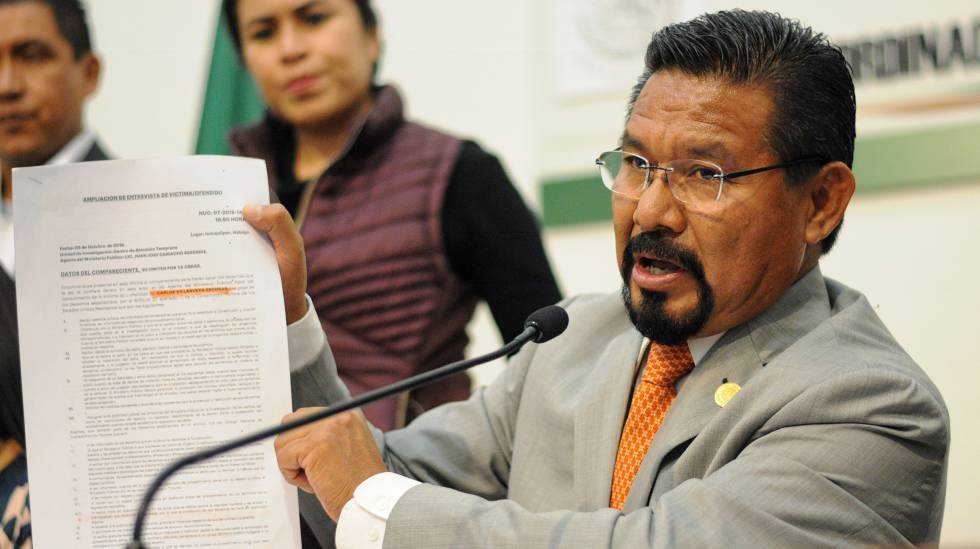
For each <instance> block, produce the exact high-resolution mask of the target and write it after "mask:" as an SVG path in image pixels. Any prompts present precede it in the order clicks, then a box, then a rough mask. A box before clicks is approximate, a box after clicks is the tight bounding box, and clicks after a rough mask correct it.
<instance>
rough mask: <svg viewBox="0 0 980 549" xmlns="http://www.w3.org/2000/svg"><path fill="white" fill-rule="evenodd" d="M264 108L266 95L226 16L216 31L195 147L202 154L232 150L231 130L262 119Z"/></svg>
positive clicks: (220, 20)
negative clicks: (235, 41)
mask: <svg viewBox="0 0 980 549" xmlns="http://www.w3.org/2000/svg"><path fill="white" fill-rule="evenodd" d="M263 109H264V106H263V103H262V98H261V96H260V95H259V93H258V91H257V90H256V89H255V84H254V82H252V78H251V77H250V76H249V74H248V72H246V71H245V69H244V68H243V67H242V65H241V63H240V62H239V61H238V54H237V53H236V51H235V46H234V44H232V41H231V35H230V34H229V33H228V29H227V28H226V27H225V24H224V16H222V17H220V18H219V21H218V27H217V28H216V29H215V32H214V48H213V49H212V52H211V70H210V72H209V73H208V85H207V90H206V91H205V94H204V107H203V108H202V109H201V124H200V126H199V127H198V130H197V146H196V148H195V151H196V152H197V153H198V154H228V153H229V149H228V142H227V135H228V132H229V131H230V130H231V129H232V128H234V127H235V126H239V125H242V124H246V123H249V122H254V121H256V120H259V119H260V118H261V117H262V112H263Z"/></svg>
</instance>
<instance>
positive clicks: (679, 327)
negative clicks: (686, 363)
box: [620, 232, 715, 345]
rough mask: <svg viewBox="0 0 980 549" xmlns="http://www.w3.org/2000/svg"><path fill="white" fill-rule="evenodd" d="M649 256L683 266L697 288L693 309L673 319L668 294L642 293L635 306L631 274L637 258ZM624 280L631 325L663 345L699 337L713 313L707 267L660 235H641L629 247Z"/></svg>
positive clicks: (624, 265) (625, 299)
mask: <svg viewBox="0 0 980 549" xmlns="http://www.w3.org/2000/svg"><path fill="white" fill-rule="evenodd" d="M640 252H643V253H648V254H652V255H655V256H657V257H659V258H661V259H664V260H669V261H672V262H674V263H677V264H678V265H680V266H682V267H683V268H684V269H686V270H687V272H688V273H690V274H691V276H692V277H693V278H694V280H695V282H696V283H697V285H698V299H697V304H696V305H695V306H694V308H692V309H690V310H688V311H685V312H684V313H682V314H681V316H680V318H674V317H671V316H670V315H669V314H668V313H667V310H666V308H665V306H666V302H667V294H665V293H663V292H654V291H649V290H640V292H641V296H642V299H641V300H640V304H639V306H635V305H634V304H633V292H632V291H631V290H630V278H631V275H630V273H631V272H632V271H633V265H634V264H635V263H636V259H635V254H637V253H640ZM621 269H622V271H621V273H620V274H621V275H622V277H623V291H622V295H623V302H624V303H625V305H626V311H627V312H628V313H629V317H630V321H631V322H632V323H633V325H634V326H636V329H637V330H639V332H640V333H641V334H643V335H644V336H645V337H648V338H650V340H652V341H655V342H657V343H660V344H662V345H676V344H678V343H681V342H684V341H687V340H688V339H690V337H691V336H693V335H694V334H696V333H698V332H699V331H700V330H701V328H702V327H704V324H705V322H707V321H708V317H710V316H711V312H712V310H714V306H715V305H714V303H715V299H714V292H712V291H711V286H709V285H708V280H707V279H706V278H705V276H704V267H703V266H702V265H701V261H700V260H698V258H697V256H696V255H694V253H692V252H691V251H689V250H686V249H684V248H682V247H680V246H678V245H677V244H675V243H673V242H670V241H668V240H667V238H666V237H664V236H662V234H660V233H657V232H646V233H640V234H638V235H636V236H634V237H633V238H632V239H630V241H629V242H628V243H627V245H626V250H625V251H624V253H623V264H622V266H621Z"/></svg>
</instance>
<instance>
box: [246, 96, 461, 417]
mask: <svg viewBox="0 0 980 549" xmlns="http://www.w3.org/2000/svg"><path fill="white" fill-rule="evenodd" d="M270 134H271V132H270V130H269V128H268V127H267V124H265V123H263V124H259V125H258V126H253V127H252V128H249V129H246V130H242V131H238V132H235V133H233V134H232V137H231V141H232V147H233V149H234V150H235V152H236V154H240V155H244V156H253V157H258V158H263V159H265V160H266V162H267V168H268V171H269V176H270V185H271V186H272V188H275V179H274V177H275V174H276V173H277V170H276V165H275V162H276V159H275V158H274V156H275V155H274V152H273V151H274V147H272V146H271V145H272V143H271V138H270ZM460 145H461V142H460V141H459V140H458V139H456V138H453V137H450V136H447V135H445V134H443V133H439V132H437V131H434V130H431V129H428V128H425V127H422V126H420V125H418V124H414V123H411V122H406V121H405V120H404V118H403V116H402V104H401V100H400V98H399V97H398V94H397V92H396V91H395V90H394V89H393V88H390V87H384V88H381V90H380V91H379V92H378V94H377V96H376V98H375V105H374V108H373V109H372V111H371V113H370V114H369V115H368V117H367V119H366V121H365V123H364V125H363V127H362V128H361V130H360V131H359V132H357V134H356V135H355V137H354V138H353V140H352V141H351V143H350V144H349V146H348V149H347V152H346V153H345V154H343V155H342V156H341V157H340V158H339V159H338V160H337V161H336V162H334V164H333V165H331V167H330V168H329V169H328V170H326V172H324V174H323V175H322V176H321V177H320V178H319V180H317V181H316V183H315V185H314V187H313V188H312V190H311V192H312V194H310V195H309V198H308V200H305V201H304V202H305V203H306V205H305V208H304V204H303V203H301V204H300V211H299V212H297V214H298V215H297V217H298V218H300V219H301V221H300V222H301V223H302V225H301V228H300V232H301V234H302V235H303V241H304V243H305V246H306V258H307V264H308V267H309V286H308V290H307V291H308V292H309V294H310V296H311V297H312V299H313V303H314V305H315V306H316V310H317V312H318V313H319V315H320V322H321V324H322V325H323V329H324V331H325V332H326V334H327V339H328V341H329V342H330V347H331V349H332V350H333V354H334V357H335V358H336V360H337V365H338V369H339V372H340V376H341V378H343V380H344V381H345V382H346V383H347V386H348V387H349V388H350V390H351V392H352V393H353V394H359V393H363V392H365V391H367V390H369V389H373V388H376V387H379V386H382V385H385V384H388V383H391V382H393V381H397V380H399V379H403V378H406V377H408V376H411V375H414V374H416V373H419V372H421V371H423V370H427V369H431V368H434V367H436V366H440V365H442V364H445V363H447V362H452V361H455V360H459V359H461V358H463V351H464V348H465V346H466V344H467V342H468V338H467V335H466V331H465V328H466V324H467V323H468V322H469V320H470V318H471V317H472V315H473V309H474V307H475V305H476V301H477V300H476V296H475V295H474V294H473V292H472V291H471V290H470V289H469V288H468V287H467V286H466V285H465V284H464V283H463V282H462V281H461V280H460V279H459V278H458V277H457V276H456V274H455V273H454V272H453V271H452V269H451V268H450V265H449V262H448V258H447V257H446V254H445V251H444V245H443V240H442V223H441V220H442V218H441V210H442V204H443V200H444V197H445V194H446V187H447V186H448V183H449V178H450V176H451V174H452V171H453V168H454V167H455V165H456V160H457V158H458V156H459V150H460ZM304 212H305V215H303V214H304ZM469 393H470V381H469V377H467V376H466V375H465V374H463V375H458V376H455V377H453V378H450V379H448V380H446V381H444V382H440V383H436V384H433V385H429V386H427V387H423V388H422V389H420V390H419V391H418V392H416V393H413V394H412V395H411V399H409V397H408V395H402V396H401V397H398V398H394V397H393V398H390V399H387V400H386V401H383V402H380V403H376V404H374V405H371V406H367V407H365V408H364V412H365V414H366V415H367V416H368V418H369V419H370V420H371V421H372V423H374V424H375V425H376V426H378V427H380V428H382V429H390V428H392V427H396V426H399V425H402V424H404V422H405V421H406V419H410V418H411V417H414V415H417V413H418V412H419V411H420V410H421V409H428V408H431V407H433V406H435V405H438V404H441V403H443V402H448V401H451V400H460V399H464V398H466V397H468V396H469Z"/></svg>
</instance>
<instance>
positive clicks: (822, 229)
mask: <svg viewBox="0 0 980 549" xmlns="http://www.w3.org/2000/svg"><path fill="white" fill-rule="evenodd" d="M855 184H856V183H855V180H854V173H853V172H851V169H850V168H848V167H847V164H844V163H843V162H840V161H835V162H831V163H829V164H826V165H824V167H822V168H820V172H818V173H817V175H815V176H813V177H812V178H811V179H810V181H809V182H807V184H806V188H807V190H808V192H809V199H810V202H811V203H810V208H811V209H810V216H809V218H808V219H807V221H806V231H805V233H804V234H805V236H806V241H807V243H808V244H817V243H819V242H820V241H821V240H823V239H824V238H826V237H827V235H829V234H830V233H831V232H832V231H833V230H834V228H835V227H837V225H839V224H840V222H841V220H842V219H843V218H844V210H846V209H847V204H848V203H849V202H850V201H851V196H852V195H853V194H854V187H855Z"/></svg>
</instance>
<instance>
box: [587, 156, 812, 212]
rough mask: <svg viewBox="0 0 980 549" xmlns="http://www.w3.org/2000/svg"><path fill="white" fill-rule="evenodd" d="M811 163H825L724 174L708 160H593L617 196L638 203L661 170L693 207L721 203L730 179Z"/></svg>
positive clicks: (673, 189) (672, 188) (807, 160)
mask: <svg viewBox="0 0 980 549" xmlns="http://www.w3.org/2000/svg"><path fill="white" fill-rule="evenodd" d="M811 162H821V163H822V162H825V161H824V160H823V159H822V158H820V157H816V156H808V157H806V158H800V159H797V160H792V161H789V162H783V163H781V164H773V165H771V166H763V167H761V168H753V169H751V170H742V171H738V172H732V173H725V170H723V169H721V166H719V165H717V164H715V163H713V162H708V161H707V160H693V159H683V160H672V161H670V162H667V163H666V164H663V165H659V164H651V163H650V161H649V160H647V159H646V158H643V157H642V156H640V155H638V154H633V153H628V152H624V151H622V150H615V151H606V152H604V153H602V154H600V155H599V158H596V160H595V163H596V165H597V166H599V175H600V176H602V184H603V185H605V186H606V188H607V189H609V190H610V191H612V192H614V193H616V194H618V195H621V196H625V197H627V198H631V199H633V200H639V199H640V195H642V194H643V191H645V190H647V188H648V187H649V186H650V182H651V179H652V178H651V176H650V173H651V172H652V171H653V170H660V171H662V172H664V182H665V184H666V185H667V188H668V189H670V193H671V194H672V195H674V198H676V199H677V200H679V201H681V202H683V203H685V204H689V205H693V206H707V205H712V204H714V203H720V202H721V198H722V193H723V191H724V190H725V181H727V180H729V179H735V178H736V177H744V176H747V175H753V174H757V173H760V172H765V171H769V170H776V169H780V168H786V167H789V166H795V165H797V164H806V163H811Z"/></svg>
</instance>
